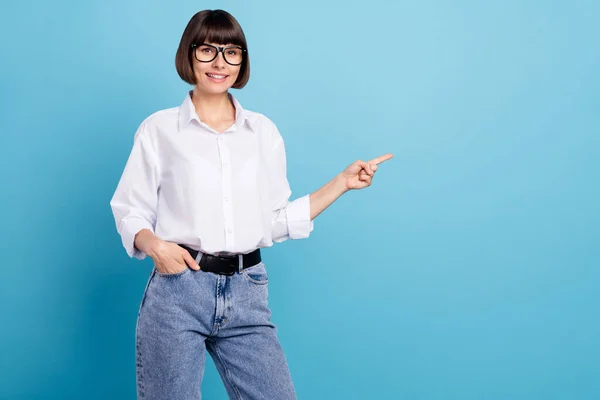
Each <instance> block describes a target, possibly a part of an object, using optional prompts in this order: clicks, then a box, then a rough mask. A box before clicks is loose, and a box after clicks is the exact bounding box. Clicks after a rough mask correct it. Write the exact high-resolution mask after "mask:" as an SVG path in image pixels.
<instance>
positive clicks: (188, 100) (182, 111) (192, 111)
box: [178, 90, 254, 132]
mask: <svg viewBox="0 0 600 400" xmlns="http://www.w3.org/2000/svg"><path fill="white" fill-rule="evenodd" d="M193 93H194V91H193V90H189V91H188V92H187V94H186V96H185V99H184V100H183V103H181V106H179V121H178V122H179V131H180V132H181V131H182V130H183V129H184V128H185V127H186V126H187V124H189V122H190V121H191V120H193V119H195V120H196V121H198V122H200V117H198V114H197V113H196V108H195V107H194V103H193V102H192V94H193ZM227 95H228V96H229V98H230V99H231V101H232V102H233V105H234V107H235V125H236V129H239V128H241V127H242V126H243V125H244V123H245V122H247V123H248V126H249V127H250V131H251V132H254V130H253V126H252V121H251V118H250V115H248V112H246V110H244V108H243V107H242V105H241V104H240V102H239V101H238V100H237V99H236V98H235V97H234V96H233V95H232V94H231V93H228V94H227Z"/></svg>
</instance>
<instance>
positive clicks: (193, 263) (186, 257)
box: [183, 251, 200, 271]
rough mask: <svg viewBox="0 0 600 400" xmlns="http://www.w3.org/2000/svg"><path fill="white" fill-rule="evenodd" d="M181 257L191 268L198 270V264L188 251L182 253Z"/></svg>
mask: <svg viewBox="0 0 600 400" xmlns="http://www.w3.org/2000/svg"><path fill="white" fill-rule="evenodd" d="M183 259H184V260H185V262H186V263H187V264H188V265H189V266H190V268H191V269H194V270H196V271H198V270H200V266H199V265H198V263H197V262H196V260H194V259H193V258H192V256H191V255H190V253H188V252H187V251H186V252H185V253H184V254H183Z"/></svg>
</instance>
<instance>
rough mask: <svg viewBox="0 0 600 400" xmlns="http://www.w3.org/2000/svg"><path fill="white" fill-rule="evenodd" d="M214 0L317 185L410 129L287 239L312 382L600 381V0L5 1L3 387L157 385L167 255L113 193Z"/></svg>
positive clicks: (211, 384) (369, 385) (431, 388)
mask: <svg viewBox="0 0 600 400" xmlns="http://www.w3.org/2000/svg"><path fill="white" fill-rule="evenodd" d="M204 8H213V9H214V8H223V9H225V10H228V11H230V12H231V13H232V14H233V15H234V16H235V17H236V18H237V19H238V20H239V22H240V23H241V25H242V27H243V28H244V31H245V33H246V36H247V38H248V41H249V51H250V56H251V66H252V70H251V71H252V73H251V79H250V82H249V84H248V85H247V87H246V88H244V89H243V90H241V91H237V90H233V91H232V93H234V95H236V96H237V97H238V98H239V99H240V101H241V102H242V104H243V106H244V107H246V108H248V109H250V110H254V111H258V112H261V113H264V114H265V115H267V116H268V117H269V118H271V119H272V120H273V121H274V122H275V123H276V124H277V125H278V127H279V129H280V131H281V133H282V135H283V137H284V139H285V141H286V148H287V154H288V179H289V181H290V184H291V187H292V191H293V194H292V198H297V197H300V196H302V195H304V194H307V193H311V192H313V191H315V190H316V189H318V188H319V187H321V186H322V185H323V184H325V183H326V182H328V181H329V180H330V179H332V178H333V177H334V176H335V175H336V174H337V173H339V172H340V171H342V170H343V169H344V168H345V167H346V166H348V165H349V164H350V163H352V162H353V161H355V160H357V159H363V160H366V159H370V158H373V157H376V156H379V155H381V154H385V153H388V152H390V153H393V154H394V158H393V159H392V160H390V161H387V162H385V163H384V164H382V165H381V168H380V170H379V171H378V173H377V176H376V177H375V179H374V182H373V185H372V186H371V187H369V188H367V189H365V190H360V191H352V192H349V193H347V194H345V195H344V196H342V197H341V198H340V199H339V200H338V201H337V202H336V203H334V204H333V205H332V206H331V207H330V208H328V209H327V210H325V212H324V213H323V214H321V215H320V216H319V217H317V218H316V220H315V230H314V231H313V233H312V234H311V237H310V238H309V239H305V240H298V241H287V242H285V243H281V244H276V245H275V246H274V247H272V248H269V249H265V251H264V252H263V256H264V259H265V262H266V265H267V268H268V271H269V274H270V285H269V287H270V305H271V308H272V310H273V322H274V323H275V324H276V325H278V332H279V337H280V340H281V342H282V345H283V347H284V350H285V351H286V355H287V357H288V361H289V365H290V369H291V372H292V376H293V378H294V382H295V385H296V388H297V392H298V396H299V398H300V399H310V400H320V399H490V400H496V399H498V400H504V399H511V400H513V399H544V400H547V399H569V400H571V399H578V400H579V399H598V398H600V380H598V376H599V373H600V371H599V365H600V347H599V346H600V344H599V343H600V320H599V318H598V305H599V301H600V270H599V267H600V233H599V226H600V210H599V207H598V205H599V204H600V189H599V183H600V154H599V153H600V112H599V111H600V95H599V93H600V79H599V74H598V71H599V68H600V46H599V43H600V26H599V25H598V23H597V22H598V15H599V13H600V7H599V6H598V3H597V2H594V1H591V0H590V1H577V0H576V1H566V0H565V1H516V0H511V1H499V0H494V1H486V2H484V1H474V0H473V1H442V0H426V1H419V2H417V1H396V2H391V1H384V0H374V1H369V2H365V1H360V2H358V1H357V2H342V1H315V0H306V1H303V2H293V3H292V2H280V1H275V0H269V1H252V2H250V1H244V2H242V1H239V2H234V1H221V2H219V1H209V2H192V1H179V2H169V3H167V2H156V1H140V0H132V1H114V0H111V1H103V2H94V3H89V2H75V1H59V2H56V1H55V2H40V1H33V2H10V3H9V2H4V3H3V5H2V6H1V12H0V15H1V16H0V22H1V23H0V43H1V45H2V47H1V49H2V50H1V51H2V55H1V57H0V73H1V74H0V82H1V88H0V106H1V107H0V110H1V114H0V115H1V119H0V129H1V132H0V145H1V147H0V148H1V153H0V163H1V165H0V167H1V168H0V171H1V173H2V178H1V179H2V181H1V182H2V189H1V190H2V195H1V198H0V210H1V211H0V212H1V213H2V215H1V218H2V223H1V224H0V234H1V240H0V243H1V246H2V248H1V257H2V274H1V276H2V278H1V279H0V311H1V314H0V318H1V319H0V324H1V328H0V357H1V358H0V362H1V364H0V398H1V399H11V400H12V399H15V400H17V399H61V400H67V399H84V398H85V399H89V400H91V399H132V398H135V349H134V333H135V322H136V315H137V311H138V307H139V302H140V300H141V296H142V293H143V289H144V285H145V283H146V280H147V278H148V275H149V273H150V270H151V268H152V261H151V260H150V259H146V260H144V261H139V260H137V259H130V258H128V257H127V255H126V253H125V250H124V249H123V247H122V245H121V240H120V237H119V236H118V234H117V231H116V227H115V224H114V220H113V216H112V213H111V210H110V207H109V201H110V198H111V196H112V193H113V191H114V189H115V188H116V185H117V182H118V179H119V177H120V175H121V173H122V170H123V168H124V165H125V162H126V159H127V157H128V155H129V152H130V150H131V146H132V144H133V135H134V133H135V130H136V129H137V127H138V126H139V124H140V122H141V121H142V120H143V119H144V118H146V117H147V116H148V115H150V114H151V113H153V112H155V111H157V110H160V109H163V108H169V107H174V106H178V105H179V104H180V103H181V101H182V100H183V98H184V96H185V93H186V91H187V90H188V89H189V88H190V87H189V86H188V85H187V84H185V83H184V82H182V81H181V80H180V78H179V77H178V75H177V73H176V71H175V67H174V57H175V51H176V49H177V46H178V43H179V39H180V38H181V34H182V33H183V29H184V28H185V26H186V24H187V22H188V21H189V19H190V18H191V17H192V15H193V14H194V13H196V12H197V11H200V10H201V9H204ZM182 368H185V366H182ZM202 389H203V394H204V397H205V398H206V399H207V400H214V399H226V398H227V397H226V394H225V391H224V388H223V384H222V383H221V380H220V378H219V376H218V374H217V372H216V369H215V368H214V364H212V361H211V360H210V359H209V361H208V364H207V369H206V375H205V380H204V383H203V387H202Z"/></svg>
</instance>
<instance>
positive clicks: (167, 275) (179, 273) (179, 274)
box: [154, 267, 190, 278]
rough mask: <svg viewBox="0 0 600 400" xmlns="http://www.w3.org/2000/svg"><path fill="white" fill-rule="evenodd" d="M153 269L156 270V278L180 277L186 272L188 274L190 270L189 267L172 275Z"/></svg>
mask: <svg viewBox="0 0 600 400" xmlns="http://www.w3.org/2000/svg"><path fill="white" fill-rule="evenodd" d="M154 269H155V270H156V275H158V276H161V277H163V278H175V277H177V276H181V275H183V274H185V273H186V272H188V271H189V270H190V267H186V268H185V269H184V270H183V271H179V272H175V273H174V274H165V273H162V272H160V271H159V270H157V269H156V267H155V268H154Z"/></svg>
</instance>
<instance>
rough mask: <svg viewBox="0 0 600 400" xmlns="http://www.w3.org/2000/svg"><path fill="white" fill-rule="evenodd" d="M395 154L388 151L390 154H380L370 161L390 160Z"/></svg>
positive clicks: (376, 162)
mask: <svg viewBox="0 0 600 400" xmlns="http://www.w3.org/2000/svg"><path fill="white" fill-rule="evenodd" d="M392 157H393V155H392V154H390V153H388V154H384V155H382V156H379V157H377V158H374V159H372V160H371V161H369V164H380V163H382V162H384V161H387V160H389V159H390V158H392Z"/></svg>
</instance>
